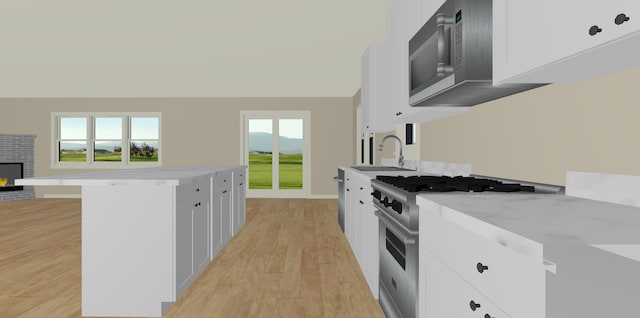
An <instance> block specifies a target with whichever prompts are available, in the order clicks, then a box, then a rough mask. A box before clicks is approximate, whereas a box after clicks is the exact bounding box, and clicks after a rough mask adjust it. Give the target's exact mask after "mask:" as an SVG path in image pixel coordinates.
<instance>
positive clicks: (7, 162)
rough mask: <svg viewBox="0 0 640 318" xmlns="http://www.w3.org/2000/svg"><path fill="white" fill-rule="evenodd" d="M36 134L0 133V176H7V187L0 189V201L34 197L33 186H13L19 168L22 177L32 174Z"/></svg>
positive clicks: (31, 175)
mask: <svg viewBox="0 0 640 318" xmlns="http://www.w3.org/2000/svg"><path fill="white" fill-rule="evenodd" d="M35 139H36V135H19V134H0V172H2V173H4V174H6V176H3V175H0V178H3V177H5V178H8V181H9V182H8V184H7V186H8V187H2V188H4V189H0V201H14V200H28V199H34V198H35V191H34V189H33V186H18V187H14V186H13V181H12V179H15V178H16V176H17V175H16V174H17V173H19V172H18V171H17V169H21V170H22V171H21V173H22V175H23V177H24V178H31V177H33V176H34V170H35V169H34V162H35Z"/></svg>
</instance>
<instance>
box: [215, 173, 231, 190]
mask: <svg viewBox="0 0 640 318" xmlns="http://www.w3.org/2000/svg"><path fill="white" fill-rule="evenodd" d="M231 176H232V173H231V171H222V172H219V173H218V174H217V175H216V176H215V177H214V178H213V188H214V191H216V192H222V191H229V192H230V191H231V187H232V181H233V179H232V178H231ZM218 194H219V193H218Z"/></svg>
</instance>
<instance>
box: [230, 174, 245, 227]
mask: <svg viewBox="0 0 640 318" xmlns="http://www.w3.org/2000/svg"><path fill="white" fill-rule="evenodd" d="M246 171H247V169H246V168H244V167H243V168H237V169H235V170H234V171H233V235H236V233H238V231H239V230H240V228H241V227H242V226H243V225H244V223H245V218H246V207H245V200H244V198H245V193H246V188H247V185H246V182H247V181H246V175H247V173H246Z"/></svg>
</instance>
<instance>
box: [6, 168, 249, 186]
mask: <svg viewBox="0 0 640 318" xmlns="http://www.w3.org/2000/svg"><path fill="white" fill-rule="evenodd" d="M240 167H246V166H232V165H229V166H164V167H153V168H141V169H122V170H112V171H101V172H89V173H79V174H69V175H59V176H47V177H35V178H26V179H17V180H16V184H17V185H35V186H52V185H71V186H83V185H95V186H101V185H132V184H153V185H179V184H185V183H189V182H192V181H193V179H194V178H196V177H199V176H203V175H212V174H216V173H218V172H220V171H225V170H230V169H235V168H240Z"/></svg>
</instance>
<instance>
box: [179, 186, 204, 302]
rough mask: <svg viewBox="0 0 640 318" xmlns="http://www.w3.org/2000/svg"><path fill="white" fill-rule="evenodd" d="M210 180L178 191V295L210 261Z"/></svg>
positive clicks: (183, 187)
mask: <svg viewBox="0 0 640 318" xmlns="http://www.w3.org/2000/svg"><path fill="white" fill-rule="evenodd" d="M210 193H211V192H210V187H209V177H206V176H205V177H200V178H198V179H196V180H195V181H194V182H192V183H188V184H185V185H181V186H178V187H177V189H176V201H177V204H176V217H175V222H176V267H175V268H176V295H177V296H179V295H180V294H182V292H184V290H185V289H186V288H187V287H189V285H191V283H192V282H193V280H195V278H196V277H197V276H198V274H200V273H201V272H202V270H204V268H205V267H206V266H207V265H208V264H209V261H210V254H209V253H210V248H209V246H210V245H209V242H210V241H209V235H210V230H211V226H210V222H209V206H210V198H211V197H210Z"/></svg>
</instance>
